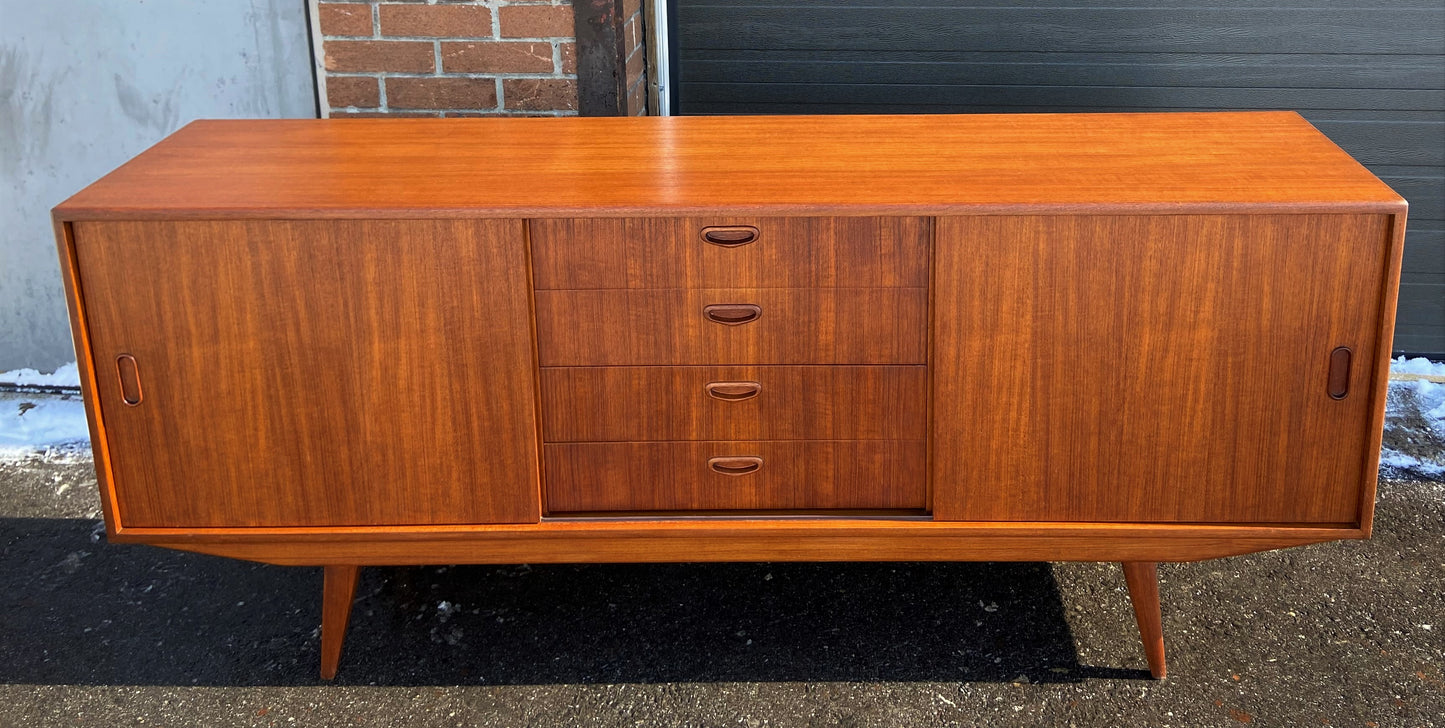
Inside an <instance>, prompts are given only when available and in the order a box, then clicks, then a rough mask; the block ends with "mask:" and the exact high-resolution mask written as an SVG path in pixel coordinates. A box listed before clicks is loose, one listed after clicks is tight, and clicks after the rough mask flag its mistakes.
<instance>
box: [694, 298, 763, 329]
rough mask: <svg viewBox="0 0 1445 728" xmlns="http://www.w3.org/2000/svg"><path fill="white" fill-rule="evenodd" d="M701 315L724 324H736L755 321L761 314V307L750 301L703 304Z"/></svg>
mask: <svg viewBox="0 0 1445 728" xmlns="http://www.w3.org/2000/svg"><path fill="white" fill-rule="evenodd" d="M702 315H704V316H706V317H707V319H708V320H709V321H712V322H714V323H719V324H722V325H724V326H737V325H738V324H745V323H747V322H749V321H756V320H757V318H758V317H759V316H761V315H763V307H762V306H759V305H757V304H752V303H714V304H713V305H711V306H703V309H702Z"/></svg>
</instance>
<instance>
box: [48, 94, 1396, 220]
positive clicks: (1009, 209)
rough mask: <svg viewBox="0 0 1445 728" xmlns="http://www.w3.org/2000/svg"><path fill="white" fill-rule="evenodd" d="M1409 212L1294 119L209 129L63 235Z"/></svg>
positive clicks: (146, 165) (72, 211)
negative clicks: (278, 224) (217, 224)
mask: <svg viewBox="0 0 1445 728" xmlns="http://www.w3.org/2000/svg"><path fill="white" fill-rule="evenodd" d="M1243 206H1248V207H1250V209H1253V210H1259V209H1261V208H1266V209H1276V210H1280V211H1288V212H1308V211H1340V212H1343V211H1373V212H1402V211H1403V210H1404V206H1405V202H1404V200H1403V199H1401V198H1400V197H1399V196H1398V195H1396V194H1395V193H1394V192H1393V191H1392V190H1391V189H1390V188H1389V187H1387V186H1386V185H1385V184H1384V183H1382V182H1380V181H1379V180H1378V179H1376V178H1375V177H1374V175H1372V174H1370V172H1369V171H1367V170H1366V169H1365V168H1364V167H1362V166H1361V165H1360V164H1359V163H1358V162H1355V161H1354V160H1353V159H1351V158H1350V157H1349V155H1347V154H1345V152H1344V151H1342V150H1341V149H1340V148H1339V147H1337V146H1335V145H1334V144H1333V143H1332V142H1330V141H1329V140H1328V139H1327V138H1326V137H1325V136H1324V135H1323V134H1321V133H1320V132H1318V131H1316V130H1315V129H1314V127H1312V126H1310V125H1309V123H1308V122H1306V121H1305V120H1304V119H1303V118H1301V117H1300V116H1299V115H1298V114H1295V113H1293V112H1215V113H1150V114H998V115H994V114H989V115H983V114H979V115H946V116H945V115H936V116H921V115H910V116H769V117H762V116H757V117H670V118H664V117H638V118H577V117H572V118H526V119H519V118H510V119H508V118H502V119H341V120H327V121H321V120H303V119H298V120H266V121H197V122H194V123H192V124H189V125H187V126H186V127H185V128H183V129H181V130H180V131H177V132H176V133H175V134H173V135H171V136H170V137H168V138H167V139H165V140H164V141H162V142H160V143H159V144H157V145H155V146H154V147H152V148H151V149H150V150H148V151H146V152H145V153H143V154H141V155H140V156H138V157H136V158H135V159H133V160H131V161H130V162H127V163H126V164H124V165H122V166H121V167H120V168H118V169H116V170H115V171H114V172H111V173H110V174H109V175H106V176H105V177H104V178H103V179H101V180H100V181H98V182H96V183H95V184H93V185H91V186H90V187H87V188H86V189H84V190H82V191H81V192H80V193H78V194H76V195H75V196H74V197H72V198H70V199H69V200H67V201H66V202H64V203H63V204H61V205H60V206H59V207H57V208H56V211H55V214H56V217H57V219H59V220H82V219H107V218H124V219H146V218H169V219H176V218H183V217H189V218H205V217H224V218H232V217H237V218H298V217H306V218H328V217H329V218H358V217H487V216H509V217H519V216H529V217H565V216H592V217H595V216H623V215H659V216H661V215H681V214H718V213H724V212H725V213H727V214H731V215H738V214H759V215H763V214H770V215H817V214H839V213H842V214H856V215H864V214H921V215H937V214H955V213H968V214H979V213H990V212H992V213H1040V212H1064V213H1067V212H1079V211H1085V210H1087V211H1092V212H1116V213H1119V212H1122V213H1127V212H1139V213H1146V212H1147V213H1160V212H1228V211H1232V210H1236V209H1239V208H1241V207H1243Z"/></svg>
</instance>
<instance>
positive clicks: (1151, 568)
mask: <svg viewBox="0 0 1445 728" xmlns="http://www.w3.org/2000/svg"><path fill="white" fill-rule="evenodd" d="M1158 567H1159V565H1158V564H1156V563H1154V562H1153V561H1125V562H1124V582H1125V583H1127V584H1128V585H1129V601H1131V602H1133V603H1134V619H1135V621H1137V622H1138V623H1139V636H1140V637H1141V638H1142V639H1143V640H1144V657H1145V659H1147V660H1149V674H1150V675H1153V676H1154V677H1155V679H1158V678H1162V677H1164V675H1165V667H1164V623H1163V621H1162V619H1161V617H1160V615H1159V568H1158Z"/></svg>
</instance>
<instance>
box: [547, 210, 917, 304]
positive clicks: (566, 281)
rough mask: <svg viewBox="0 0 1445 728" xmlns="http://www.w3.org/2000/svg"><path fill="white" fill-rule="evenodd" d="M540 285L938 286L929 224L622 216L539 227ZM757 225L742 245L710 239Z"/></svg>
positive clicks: (906, 220) (905, 220) (903, 219)
mask: <svg viewBox="0 0 1445 728" xmlns="http://www.w3.org/2000/svg"><path fill="white" fill-rule="evenodd" d="M528 225H529V226H530V229H531V235H532V260H533V276H534V279H535V282H536V286H537V288H541V289H546V288H557V289H585V288H692V287H696V288H832V287H854V288H880V287H888V286H903V287H915V288H917V287H923V286H927V285H928V257H929V252H928V250H929V237H930V230H929V220H927V219H920V218H912V217H895V218H877V217H857V218H849V217H843V218H837V217H819V218H769V217H753V218H743V217H728V218H622V219H606V218H603V219H597V218H593V219H561V220H532V221H530V222H529V223H528ZM729 225H736V226H747V227H748V228H752V229H755V230H757V237H756V239H754V240H752V241H750V242H747V243H745V244H742V245H738V246H737V247H724V246H720V245H715V244H712V243H708V242H706V241H704V240H703V239H702V235H701V234H700V232H701V231H702V230H704V229H706V228H709V227H714V226H729Z"/></svg>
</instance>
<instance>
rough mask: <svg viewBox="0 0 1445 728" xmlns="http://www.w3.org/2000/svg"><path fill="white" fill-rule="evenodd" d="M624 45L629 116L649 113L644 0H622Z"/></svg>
mask: <svg viewBox="0 0 1445 728" xmlns="http://www.w3.org/2000/svg"><path fill="white" fill-rule="evenodd" d="M622 14H623V15H624V16H626V18H627V20H626V22H625V23H624V24H623V26H622V46H623V48H626V49H627V51H626V53H627V101H626V107H625V108H626V111H627V115H628V116H642V115H644V114H646V113H647V35H646V33H645V32H644V31H645V30H646V26H644V25H643V13H642V0H622Z"/></svg>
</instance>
